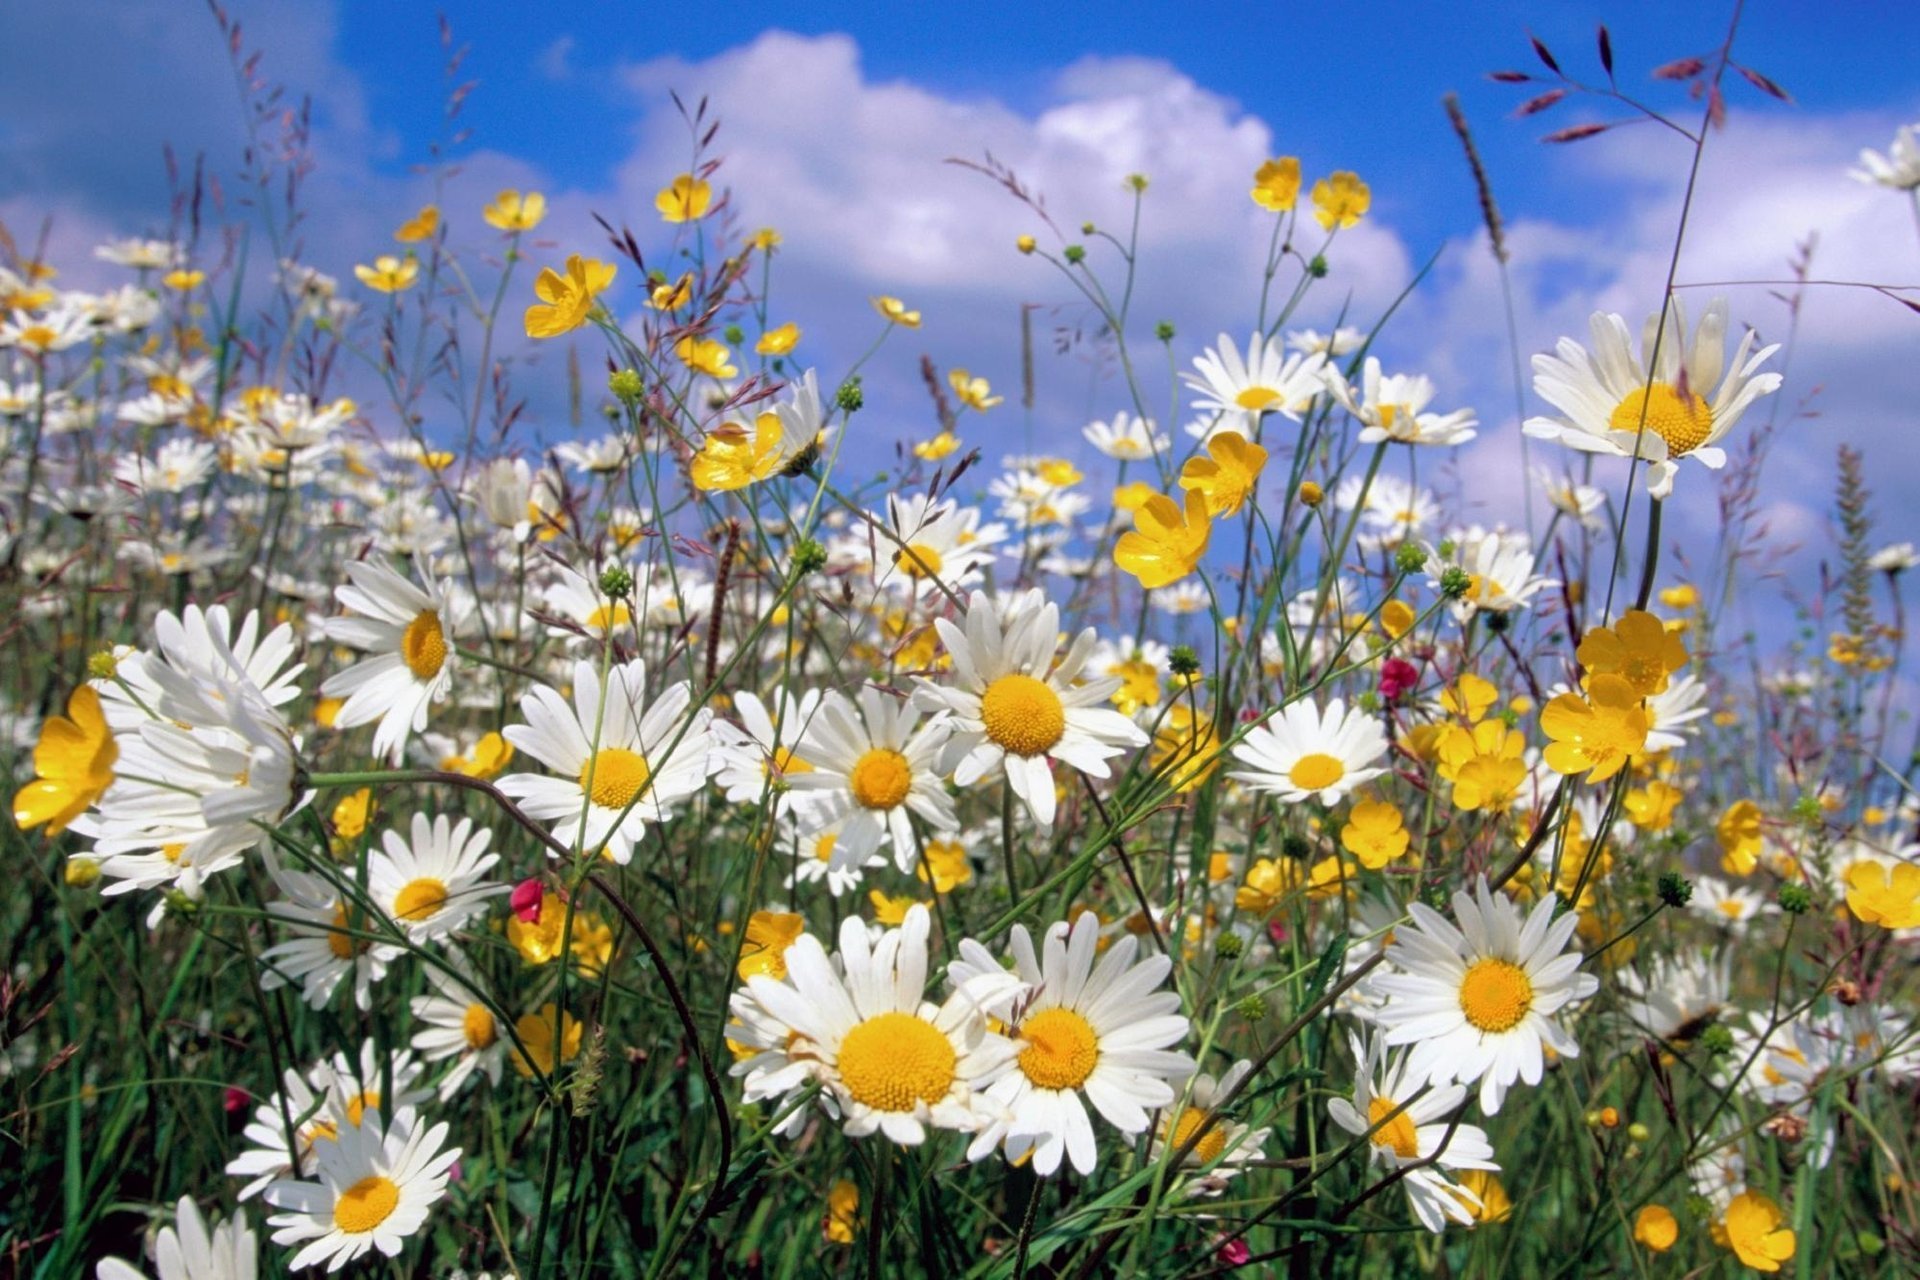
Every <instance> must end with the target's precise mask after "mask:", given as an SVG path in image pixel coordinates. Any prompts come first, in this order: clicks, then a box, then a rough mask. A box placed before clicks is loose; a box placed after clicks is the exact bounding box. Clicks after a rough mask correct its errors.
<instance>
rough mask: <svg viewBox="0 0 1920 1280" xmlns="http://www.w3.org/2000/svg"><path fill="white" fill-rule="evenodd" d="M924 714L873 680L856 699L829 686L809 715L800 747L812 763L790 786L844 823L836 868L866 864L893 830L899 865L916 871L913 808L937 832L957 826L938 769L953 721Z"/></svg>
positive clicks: (825, 818)
mask: <svg viewBox="0 0 1920 1280" xmlns="http://www.w3.org/2000/svg"><path fill="white" fill-rule="evenodd" d="M920 717H921V712H920V710H919V708H917V707H915V706H914V705H913V704H912V703H911V702H905V701H901V700H899V699H896V698H892V697H890V696H888V695H887V694H885V693H882V692H881V691H880V690H878V689H875V688H873V687H872V686H868V687H867V688H864V689H862V690H861V691H860V701H859V704H858V705H857V706H856V705H855V704H854V702H853V701H852V700H851V699H849V698H848V697H847V696H846V695H845V694H843V693H841V692H840V691H839V690H837V689H832V690H829V691H828V692H827V694H826V696H825V697H824V698H822V699H821V700H820V707H819V710H818V711H816V712H815V713H814V715H813V718H812V719H811V720H809V721H808V723H807V730H806V736H805V738H803V739H802V740H801V744H800V749H801V752H802V754H804V755H805V756H806V759H807V762H808V763H809V764H811V765H812V766H813V768H812V769H811V770H809V771H808V772H806V773H803V774H800V775H799V776H798V777H796V778H794V779H793V785H794V786H795V787H796V788H798V789H800V790H802V791H806V792H810V793H812V794H814V795H817V796H819V797H820V798H821V802H822V803H821V807H820V811H819V820H820V821H822V822H824V823H832V824H837V825H838V826H839V831H840V836H839V839H838V840H837V841H836V842H835V844H834V848H833V860H834V863H835V865H836V866H837V867H838V868H840V869H842V870H848V869H852V868H856V867H859V866H862V865H863V864H865V862H866V860H867V859H868V858H869V857H871V856H872V855H873V853H874V851H875V850H876V849H877V848H878V847H879V845H880V839H881V837H882V836H883V835H890V836H892V838H893V856H894V858H895V860H896V862H897V864H898V865H899V867H900V870H902V871H906V872H911V871H912V870H913V868H914V864H915V862H916V860H917V856H918V855H917V850H918V845H917V844H916V843H915V841H914V836H913V824H912V822H911V821H909V818H908V815H909V814H910V813H911V814H918V815H919V816H920V819H921V821H923V822H925V823H927V824H928V825H929V826H931V827H932V828H933V829H934V830H936V831H957V830H958V829H959V826H960V824H959V822H958V820H957V819H955V817H954V814H953V801H952V799H951V798H950V797H949V796H948V795H947V793H946V790H945V788H944V787H943V786H942V785H941V782H940V768H939V758H940V750H941V748H942V747H944V746H945V745H946V741H947V735H948V734H950V733H951V732H952V731H953V726H952V723H951V722H950V721H949V720H948V718H947V716H946V715H945V714H944V713H941V714H936V715H934V716H933V717H932V718H931V719H929V720H928V721H927V722H926V723H925V724H920V723H919V721H920Z"/></svg>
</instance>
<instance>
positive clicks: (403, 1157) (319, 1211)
mask: <svg viewBox="0 0 1920 1280" xmlns="http://www.w3.org/2000/svg"><path fill="white" fill-rule="evenodd" d="M446 1141H447V1126H446V1124H445V1123H444V1122H442V1123H440V1124H437V1125H434V1126H433V1127H432V1128H428V1127H426V1125H425V1123H424V1122H423V1121H422V1120H421V1119H420V1116H419V1113H418V1112H416V1111H414V1110H413V1109H412V1108H411V1107H408V1108H403V1109H401V1110H400V1111H399V1112H397V1113H396V1114H395V1115H394V1118H393V1122H392V1123H391V1124H390V1125H389V1124H385V1123H383V1122H382V1121H381V1119H380V1117H379V1115H377V1114H374V1113H369V1115H368V1117H367V1121H366V1123H365V1124H363V1125H361V1126H359V1127H358V1128H349V1129H343V1130H342V1131H341V1132H340V1136H339V1138H338V1139H337V1140H335V1141H333V1142H329V1143H326V1144H323V1145H322V1146H321V1147H320V1148H319V1150H318V1156H319V1159H318V1162H317V1163H318V1169H317V1170H316V1175H317V1176H316V1178H315V1180H314V1181H312V1182H294V1181H291V1180H283V1181H280V1182H276V1183H274V1184H273V1185H272V1186H270V1187H268V1188H267V1203H268V1204H270V1205H272V1206H273V1207H274V1208H276V1209H280V1210H283V1211H284V1212H281V1213H276V1214H274V1215H273V1216H271V1217H269V1218H268V1219H267V1225H269V1226H271V1227H277V1228H278V1230H276V1231H275V1232H274V1233H273V1242H274V1243H275V1244H280V1245H294V1244H303V1245H304V1246H305V1247H303V1248H302V1249H301V1250H300V1251H299V1252H298V1253H296V1254H294V1256H293V1260H292V1261H291V1262H290V1263H289V1264H288V1265H289V1266H290V1267H292V1268H293V1269H294V1270H295V1271H298V1270H300V1269H302V1268H304V1267H311V1266H315V1265H318V1264H320V1263H323V1262H324V1263H325V1264H326V1266H327V1270H328V1271H338V1270H340V1268H342V1267H344V1266H346V1265H347V1264H348V1263H350V1262H352V1261H354V1260H355V1259H357V1258H360V1257H363V1256H364V1255H366V1254H367V1253H369V1252H371V1251H373V1250H375V1249H378V1250H379V1251H380V1252H381V1253H383V1254H385V1255H386V1256H387V1257H389V1258H392V1257H397V1256H398V1255H399V1253H400V1250H401V1248H402V1247H403V1246H404V1245H405V1244H406V1241H407V1238H408V1237H409V1236H411V1235H413V1234H414V1233H416V1232H418V1231H419V1230H420V1228H421V1227H422V1226H424V1225H425V1224H426V1221H427V1210H429V1209H431V1208H432V1207H433V1206H434V1204H435V1203H437V1202H438V1201H439V1200H440V1199H441V1198H442V1197H443V1196H445V1195H446V1192H447V1179H448V1177H449V1176H450V1174H451V1171H452V1169H453V1165H454V1162H455V1161H456V1160H458V1159H459V1158H460V1148H458V1147H452V1148H449V1147H447V1145H446Z"/></svg>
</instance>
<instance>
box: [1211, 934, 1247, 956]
mask: <svg viewBox="0 0 1920 1280" xmlns="http://www.w3.org/2000/svg"><path fill="white" fill-rule="evenodd" d="M1246 949H1247V944H1246V940H1245V939H1244V938H1242V937H1241V936H1240V935H1239V934H1237V933H1223V934H1221V935H1220V936H1219V937H1218V938H1215V939H1214V940H1213V953H1214V954H1215V955H1217V956H1219V957H1220V958H1221V959H1222V960H1238V959H1239V958H1240V953H1241V952H1242V951H1245V950H1246Z"/></svg>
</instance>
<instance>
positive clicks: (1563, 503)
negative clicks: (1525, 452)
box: [1533, 467, 1607, 530]
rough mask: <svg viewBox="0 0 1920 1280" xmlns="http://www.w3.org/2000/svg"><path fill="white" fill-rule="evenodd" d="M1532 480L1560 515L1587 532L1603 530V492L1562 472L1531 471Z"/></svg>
mask: <svg viewBox="0 0 1920 1280" xmlns="http://www.w3.org/2000/svg"><path fill="white" fill-rule="evenodd" d="M1533 478H1534V481H1535V482H1536V483H1538V484H1539V486H1540V488H1541V489H1542V490H1543V491H1544V492H1545V493H1546V495H1547V501H1548V503H1550V504H1551V505H1552V506H1553V509H1554V510H1555V511H1558V512H1559V513H1560V514H1561V515H1564V516H1570V517H1572V518H1573V519H1575V520H1578V521H1579V522H1580V523H1581V525H1582V526H1584V527H1585V528H1587V529H1593V530H1600V529H1604V528H1606V527H1607V513H1606V506H1607V491H1606V490H1605V489H1602V488H1600V487H1598V486H1597V485H1591V484H1582V483H1581V482H1580V481H1578V480H1575V479H1574V478H1573V477H1572V476H1571V475H1568V474H1566V473H1565V472H1554V471H1550V470H1548V469H1547V468H1546V467H1535V468H1534V469H1533Z"/></svg>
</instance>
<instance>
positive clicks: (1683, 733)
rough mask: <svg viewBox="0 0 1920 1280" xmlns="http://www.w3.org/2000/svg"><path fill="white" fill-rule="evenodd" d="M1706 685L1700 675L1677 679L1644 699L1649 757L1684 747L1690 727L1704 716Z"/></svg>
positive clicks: (1690, 733) (1689, 734) (1705, 710)
mask: <svg viewBox="0 0 1920 1280" xmlns="http://www.w3.org/2000/svg"><path fill="white" fill-rule="evenodd" d="M1706 700H1707V686H1706V684H1705V683H1704V682H1702V681H1701V679H1700V677H1699V676H1691V675H1689V676H1677V677H1675V678H1674V679H1673V681H1672V682H1671V683H1669V684H1668V685H1667V687H1666V688H1665V689H1662V690H1661V691H1660V692H1659V693H1656V694H1654V695H1653V696H1652V697H1651V698H1648V699H1647V720H1648V721H1649V723H1648V726H1647V746H1646V751H1647V754H1648V755H1652V754H1653V753H1654V752H1656V751H1674V750H1677V749H1678V748H1680V747H1683V746H1685V745H1686V741H1687V738H1688V737H1690V736H1691V735H1692V733H1693V729H1692V727H1691V726H1692V724H1693V722H1694V721H1695V720H1698V719H1699V718H1700V717H1702V716H1704V715H1706V714H1707V708H1706V705H1705V703H1706Z"/></svg>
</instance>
